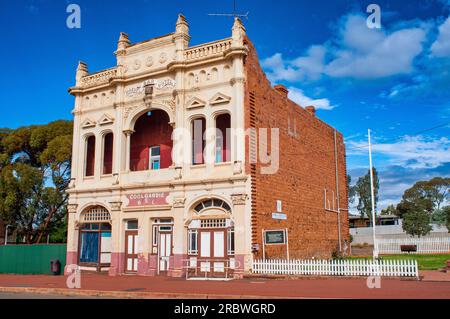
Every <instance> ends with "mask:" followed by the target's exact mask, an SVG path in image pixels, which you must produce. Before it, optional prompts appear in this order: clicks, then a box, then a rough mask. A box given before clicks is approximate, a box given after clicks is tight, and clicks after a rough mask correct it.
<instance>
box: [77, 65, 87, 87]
mask: <svg viewBox="0 0 450 319" xmlns="http://www.w3.org/2000/svg"><path fill="white" fill-rule="evenodd" d="M88 74H89V71H88V66H87V64H86V63H85V62H83V61H78V67H77V72H76V75H75V79H76V84H77V85H78V84H79V82H80V80H81V78H82V77H85V76H86V75H88Z"/></svg>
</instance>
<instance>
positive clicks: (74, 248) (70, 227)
mask: <svg viewBox="0 0 450 319" xmlns="http://www.w3.org/2000/svg"><path fill="white" fill-rule="evenodd" d="M77 209H78V205H77V204H69V205H67V212H68V214H67V255H66V267H65V269H64V274H67V271H66V270H67V267H68V266H69V265H76V264H78V223H77V221H76V213H77Z"/></svg>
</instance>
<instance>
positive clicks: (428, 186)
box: [397, 177, 450, 217]
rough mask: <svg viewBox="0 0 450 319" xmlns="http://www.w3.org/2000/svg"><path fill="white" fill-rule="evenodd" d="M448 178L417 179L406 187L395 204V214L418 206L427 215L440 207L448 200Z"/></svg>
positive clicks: (401, 214)
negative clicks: (400, 198)
mask: <svg viewBox="0 0 450 319" xmlns="http://www.w3.org/2000/svg"><path fill="white" fill-rule="evenodd" d="M449 190H450V178H442V177H435V178H433V179H431V180H429V181H419V182H417V183H415V184H414V185H413V186H412V187H411V188H409V189H407V190H406V191H405V192H404V194H403V197H402V200H401V202H400V203H399V204H398V205H397V215H398V216H399V217H403V215H404V214H406V213H407V212H409V211H411V210H415V209H417V207H419V208H420V209H421V210H424V211H426V212H427V213H428V214H429V216H430V217H431V215H432V214H433V212H434V211H435V210H438V209H440V207H441V205H442V204H443V203H444V202H447V201H449V200H450V192H449Z"/></svg>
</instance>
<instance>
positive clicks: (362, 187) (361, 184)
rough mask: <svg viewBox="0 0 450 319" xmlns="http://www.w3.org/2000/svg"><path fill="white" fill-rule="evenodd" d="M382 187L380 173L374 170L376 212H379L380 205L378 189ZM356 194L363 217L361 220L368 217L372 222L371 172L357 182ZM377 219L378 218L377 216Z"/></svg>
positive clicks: (358, 207)
mask: <svg viewBox="0 0 450 319" xmlns="http://www.w3.org/2000/svg"><path fill="white" fill-rule="evenodd" d="M379 186H380V181H379V179H378V172H377V170H376V169H375V168H373V188H374V195H375V212H376V210H377V203H378V189H379ZM354 188H355V194H356V196H357V197H358V206H357V207H356V208H357V209H358V211H359V213H360V215H361V218H364V217H365V216H367V217H368V218H369V219H370V220H372V196H371V187H370V170H369V171H367V174H366V175H364V176H362V177H360V178H359V179H358V181H357V182H356V185H355V186H354ZM375 218H376V216H375Z"/></svg>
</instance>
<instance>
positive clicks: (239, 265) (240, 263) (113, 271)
mask: <svg viewBox="0 0 450 319" xmlns="http://www.w3.org/2000/svg"><path fill="white" fill-rule="evenodd" d="M187 260H188V256H187V255H186V254H175V255H173V256H171V257H170V261H169V264H170V266H169V269H168V271H167V272H164V273H163V274H161V275H165V276H168V277H175V278H181V277H184V276H186V265H187ZM244 260H245V255H236V256H235V262H236V268H235V269H234V272H233V277H234V278H237V279H240V278H243V276H244ZM70 265H78V253H77V252H76V251H68V252H67V255H66V267H65V269H64V275H69V274H70V273H71V272H70V271H68V267H69V266H70ZM108 274H109V275H110V276H120V275H124V274H127V272H126V271H125V253H111V265H110V267H109V271H108ZM136 274H137V275H139V276H150V277H151V276H158V257H157V256H156V255H153V254H149V255H148V256H147V258H145V256H144V255H140V256H139V259H138V268H137V272H136Z"/></svg>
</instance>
